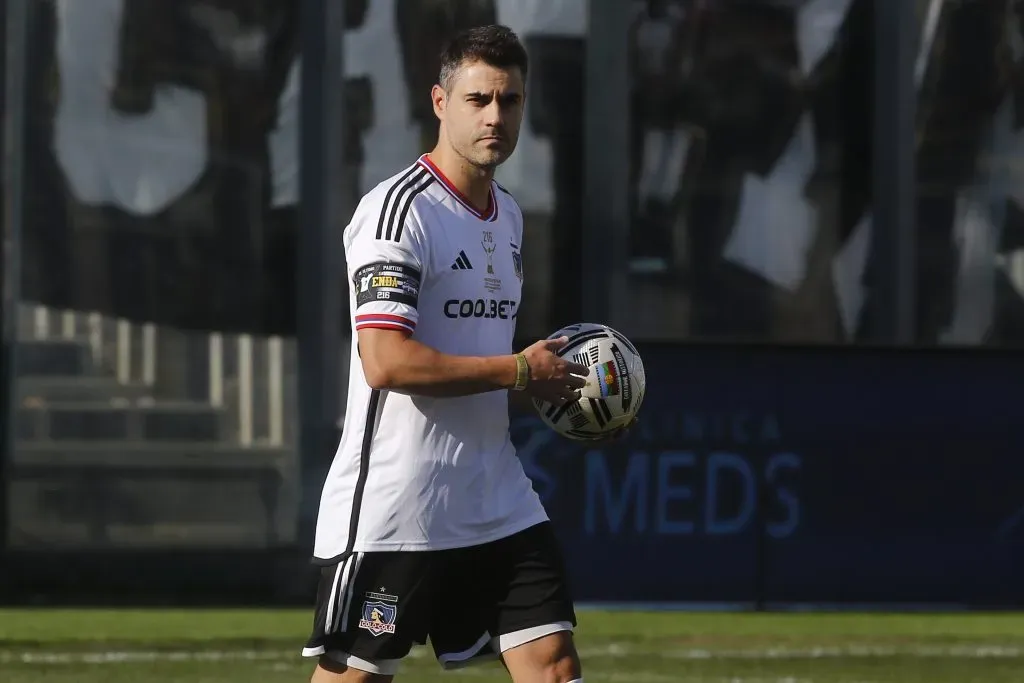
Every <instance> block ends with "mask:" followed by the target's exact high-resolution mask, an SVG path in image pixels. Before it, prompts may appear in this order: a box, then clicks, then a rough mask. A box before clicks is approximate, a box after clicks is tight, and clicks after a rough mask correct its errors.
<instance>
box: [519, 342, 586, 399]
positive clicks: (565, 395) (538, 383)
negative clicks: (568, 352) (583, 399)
mask: <svg viewBox="0 0 1024 683" xmlns="http://www.w3.org/2000/svg"><path fill="white" fill-rule="evenodd" d="M568 341H569V338H568V337H558V338H557V339H542V340H540V341H539V342H537V343H535V344H533V345H531V346H530V347H528V348H527V349H525V350H524V351H523V356H525V357H526V363H527V365H529V366H530V379H529V380H528V381H527V382H526V393H528V394H529V395H530V396H533V397H534V398H537V399H540V400H541V401H546V402H548V403H551V404H552V405H556V406H561V405H564V404H566V403H569V402H570V401H576V400H579V397H580V392H579V390H580V389H582V388H583V387H584V386H586V384H587V380H586V377H587V375H588V374H590V368H588V367H587V366H585V365H580V364H579V363H573V362H572V361H568V360H566V359H564V358H562V357H560V356H558V355H556V354H555V352H556V351H558V350H559V349H560V348H562V347H563V346H565V344H566V342H568Z"/></svg>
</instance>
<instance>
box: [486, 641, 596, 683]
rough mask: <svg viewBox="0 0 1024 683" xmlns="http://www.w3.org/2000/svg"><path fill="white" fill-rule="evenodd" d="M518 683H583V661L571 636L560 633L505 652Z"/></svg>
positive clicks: (507, 665)
mask: <svg viewBox="0 0 1024 683" xmlns="http://www.w3.org/2000/svg"><path fill="white" fill-rule="evenodd" d="M503 659H504V660H505V666H506V667H507V668H508V670H509V673H510V674H511V675H512V680H513V681H515V683H527V682H528V681H529V682H530V683H581V681H582V680H583V674H582V672H581V671H582V667H581V666H580V658H579V655H578V654H577V652H576V646H575V644H574V643H573V638H572V633H571V632H569V631H561V632H558V633H553V634H551V635H550V636H545V637H544V638H539V639H538V640H535V641H532V642H529V643H525V644H524V645H522V646H520V647H516V648H513V649H511V650H509V651H507V652H505V653H504V655H503Z"/></svg>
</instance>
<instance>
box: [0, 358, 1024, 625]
mask: <svg viewBox="0 0 1024 683" xmlns="http://www.w3.org/2000/svg"><path fill="white" fill-rule="evenodd" d="M640 351H641V354H642V356H643V358H644V361H645V364H646V369H647V373H648V376H649V377H650V378H652V381H651V383H650V386H649V388H648V394H647V397H646V399H645V403H644V406H643V409H642V411H641V419H640V423H639V425H638V426H637V428H636V429H635V430H634V432H633V433H632V434H631V435H630V437H629V439H628V440H625V441H623V442H621V443H619V444H616V445H615V446H613V447H611V448H603V449H593V448H588V447H586V446H585V445H581V444H576V443H572V442H568V441H566V440H563V439H561V438H559V437H557V436H556V435H555V434H554V433H553V432H551V431H550V430H548V429H547V428H546V427H545V426H544V425H543V424H542V423H541V422H540V421H539V420H537V419H536V418H517V419H514V420H513V424H512V431H513V438H514V440H515V441H516V442H517V444H518V446H519V452H520V456H521V458H522V460H523V462H524V466H525V468H526V470H527V472H528V474H529V475H530V477H531V478H532V480H533V481H534V483H535V486H536V489H537V491H538V492H539V493H540V495H541V496H542V498H543V500H544V502H545V504H546V506H547V508H548V511H549V513H550V515H551V517H552V519H553V520H554V521H555V523H556V526H557V529H558V533H559V535H560V536H561V538H562V540H563V542H564V546H565V551H566V561H567V563H568V566H569V569H570V573H571V578H572V583H573V585H574V588H575V592H576V594H577V596H578V598H579V599H580V600H581V601H585V602H599V603H605V604H607V603H613V604H621V605H627V604H629V605H632V604H636V603H645V604H661V605H671V606H677V607H678V606H684V605H689V606H694V605H696V606H711V605H717V606H723V605H725V606H728V605H733V606H740V607H762V608H779V607H786V606H793V605H796V604H811V605H829V606H831V607H857V606H864V605H873V606H883V607H884V606H885V605H891V606H893V607H896V606H900V608H902V607H903V606H905V605H907V604H916V605H925V606H937V607H954V606H955V607H965V606H966V607H978V608H997V607H1020V606H1024V581H1021V577H1024V455H1022V453H1024V430H1022V428H1021V425H1022V424H1024V419H1022V418H1024V408H1022V404H1021V401H1020V400H1019V395H1018V394H1017V392H1018V391H1019V390H1020V389H1019V387H1020V386H1022V382H1021V380H1022V379H1024V358H1022V357H1020V356H1019V355H1016V354H1013V353H1010V352H998V351H984V352H981V351H979V352H973V351H972V352H964V351H957V350H924V349H916V350H870V349H868V350H865V349H863V348H861V349H838V348H831V349H828V348H777V347H776V348H767V347H764V348H761V347H757V348H755V347H746V348H740V347H735V348H731V347H723V346H695V345H686V346H682V345H671V344H646V345H640ZM306 550H307V549H304V548H279V549H277V550H274V551H272V552H271V551H256V550H253V551H247V552H244V553H241V552H228V551H225V552H210V551H204V552H202V553H199V552H196V553H189V552H183V551H181V550H175V551H173V552H171V551H168V552H157V551H149V552H145V553H132V552H116V553H115V552H106V553H95V552H94V553H90V554H84V553H72V552H58V551H55V550H54V551H43V552H33V553H13V552H10V553H9V554H8V555H7V557H6V558H4V559H5V561H4V562H3V563H0V564H2V565H3V566H2V567H0V574H3V576H2V577H0V578H2V579H3V580H2V581H0V598H2V599H3V600H4V601H6V602H20V603H24V602H47V601H49V602H54V601H56V602H77V603H82V602H88V603H94V604H95V603H100V604H104V603H106V604H109V603H120V604H124V603H168V602H169V603H174V604H189V603H192V604H196V603H198V604H232V603H234V604H238V603H243V604H255V603H297V604H308V601H309V600H311V595H312V591H313V589H314V587H315V579H316V571H315V568H313V567H311V566H310V565H309V563H308V554H307V552H306Z"/></svg>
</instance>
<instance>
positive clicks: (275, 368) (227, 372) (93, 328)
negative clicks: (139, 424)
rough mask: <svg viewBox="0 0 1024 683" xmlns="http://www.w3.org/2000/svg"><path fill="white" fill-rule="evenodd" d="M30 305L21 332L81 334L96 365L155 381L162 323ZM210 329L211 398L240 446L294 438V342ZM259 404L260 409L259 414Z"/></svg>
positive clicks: (122, 378) (58, 336)
mask: <svg viewBox="0 0 1024 683" xmlns="http://www.w3.org/2000/svg"><path fill="white" fill-rule="evenodd" d="M27 306H30V307H31V317H30V320H31V329H30V330H28V331H27V332H28V334H24V333H25V332H26V331H24V330H23V338H24V337H27V338H29V339H34V340H41V341H51V340H66V341H73V340H83V341H84V342H85V343H86V344H87V345H88V347H89V352H90V355H91V358H92V365H93V367H95V368H109V369H110V370H111V371H112V373H113V375H114V376H115V377H116V378H117V381H118V382H120V383H122V384H130V383H133V382H139V383H141V384H143V385H145V386H147V387H151V388H153V389H156V385H157V375H158V372H157V367H158V364H159V362H160V359H159V357H158V353H159V345H158V336H159V335H160V328H159V327H158V326H157V325H155V324H152V323H144V324H134V323H132V322H130V321H128V320H123V319H115V318H109V317H105V316H103V315H101V314H99V313H83V312H78V311H67V310H54V309H51V308H48V307H45V306H39V305H36V304H27ZM22 320H23V321H24V318H23V319H22ZM197 334H201V333H197ZM206 337H207V341H206V358H205V359H204V361H205V362H204V364H205V366H206V368H207V373H208V381H207V391H206V400H207V401H209V403H210V405H212V406H214V407H216V408H222V409H224V410H226V411H228V412H229V414H231V416H232V417H233V422H234V425H235V432H236V434H235V436H236V438H237V443H238V444H239V445H241V446H255V445H258V444H259V445H266V446H271V447H281V446H285V445H289V444H288V442H289V441H290V440H291V439H289V438H288V435H287V434H286V429H285V422H286V416H285V404H286V401H285V392H286V388H285V383H286V378H285V357H286V354H288V353H293V352H294V349H293V348H290V347H293V346H294V342H291V341H289V342H288V346H286V343H285V340H284V339H283V338H282V337H278V336H270V337H258V336H253V335H246V334H241V335H233V334H232V335H225V334H221V333H217V332H214V333H209V334H207V335H206ZM257 387H259V388H260V391H262V392H263V393H264V396H263V400H262V401H261V400H257V397H258V391H257ZM232 388H233V391H232V390H231V389H232ZM146 400H153V399H152V398H151V397H150V398H148V399H146ZM260 407H262V409H263V414H262V415H259V414H257V410H258V408H260ZM258 427H261V428H260V429H258Z"/></svg>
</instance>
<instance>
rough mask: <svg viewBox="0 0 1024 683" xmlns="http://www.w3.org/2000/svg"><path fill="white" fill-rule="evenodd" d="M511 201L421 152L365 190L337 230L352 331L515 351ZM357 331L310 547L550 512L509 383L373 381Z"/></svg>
mask: <svg viewBox="0 0 1024 683" xmlns="http://www.w3.org/2000/svg"><path fill="white" fill-rule="evenodd" d="M522 235H523V217H522V213H521V211H520V209H519V206H518V205H517V204H516V203H515V201H514V200H513V199H512V197H511V196H510V195H508V194H507V193H506V192H505V191H504V190H502V189H501V188H500V187H499V186H498V185H497V184H496V183H492V185H491V197H490V202H489V207H488V210H487V211H485V212H483V213H481V212H479V211H477V210H475V209H474V208H473V207H472V206H471V205H470V203H469V201H468V200H467V199H466V198H465V197H464V196H462V195H461V193H460V192H459V191H458V190H457V189H456V188H455V187H454V186H453V185H451V184H450V183H449V182H448V181H447V179H446V178H445V177H444V176H443V174H442V173H441V172H440V171H439V170H438V169H437V168H436V167H435V166H434V165H433V164H432V163H431V161H430V159H429V158H428V157H427V156H426V155H424V156H423V157H420V159H419V160H417V162H416V163H415V164H413V165H412V166H411V167H409V168H407V169H405V170H404V171H402V172H401V173H399V174H397V175H395V176H394V177H392V178H390V179H388V180H386V181H384V182H383V183H381V184H380V185H378V186H377V187H376V188H374V189H373V190H371V191H370V192H369V193H368V194H367V195H366V196H365V197H364V198H363V200H362V201H361V202H360V203H359V206H358V207H357V208H356V211H355V214H354V216H353V218H352V222H351V223H350V224H349V226H348V227H347V228H346V230H345V255H346V259H347V263H348V276H349V281H350V283H351V294H350V302H351V310H352V325H353V327H354V330H361V329H365V328H384V329H393V330H405V331H407V332H411V333H412V337H413V339H416V340H418V341H419V342H421V343H423V344H426V345H427V346H430V347H433V348H435V349H437V350H438V351H441V352H442V353H447V354H452V355H460V356H494V355H502V354H509V353H512V340H513V337H514V334H515V326H516V316H517V313H518V306H519V301H520V295H521V292H522V277H523V270H522V258H521V251H520V245H521V244H522ZM358 353H359V352H358V347H357V345H356V344H355V343H353V349H352V359H351V361H352V362H351V366H350V367H351V372H350V377H349V386H348V401H347V405H346V413H345V424H344V431H343V433H342V437H341V443H340V445H339V446H338V451H337V453H336V455H335V457H334V461H333V463H332V465H331V469H330V472H329V474H328V476H327V480H326V483H325V485H324V489H323V493H322V497H321V500H320V514H319V519H318V522H317V530H316V545H315V549H314V555H315V557H316V558H317V559H319V560H330V559H332V558H336V557H338V556H340V555H343V554H345V553H347V552H353V551H355V552H374V551H409V550H444V549H448V548H459V547H465V546H471V545H478V544H482V543H487V542H490V541H493V540H495V539H499V538H503V537H505V536H509V535H511V534H514V533H516V532H518V531H521V530H523V529H526V528H528V527H530V526H533V525H535V524H538V523H540V522H543V521H545V520H547V514H546V513H545V511H544V508H543V506H542V505H541V502H540V499H539V498H538V496H537V494H536V493H535V492H534V490H533V487H532V485H531V483H530V480H529V479H528V478H527V476H526V474H525V473H524V471H523V468H522V465H521V464H520V462H519V459H518V457H516V452H515V448H514V447H513V446H512V443H511V441H510V439H509V431H508V427H509V424H508V398H507V393H506V392H505V391H492V392H489V393H485V394H477V395H474V396H466V397H461V398H429V397H425V396H409V395H405V394H399V393H395V392H392V391H386V390H382V391H377V390H373V389H371V388H370V386H369V385H368V384H367V383H366V378H365V376H364V374H363V370H362V365H361V364H360V361H359V356H358Z"/></svg>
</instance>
